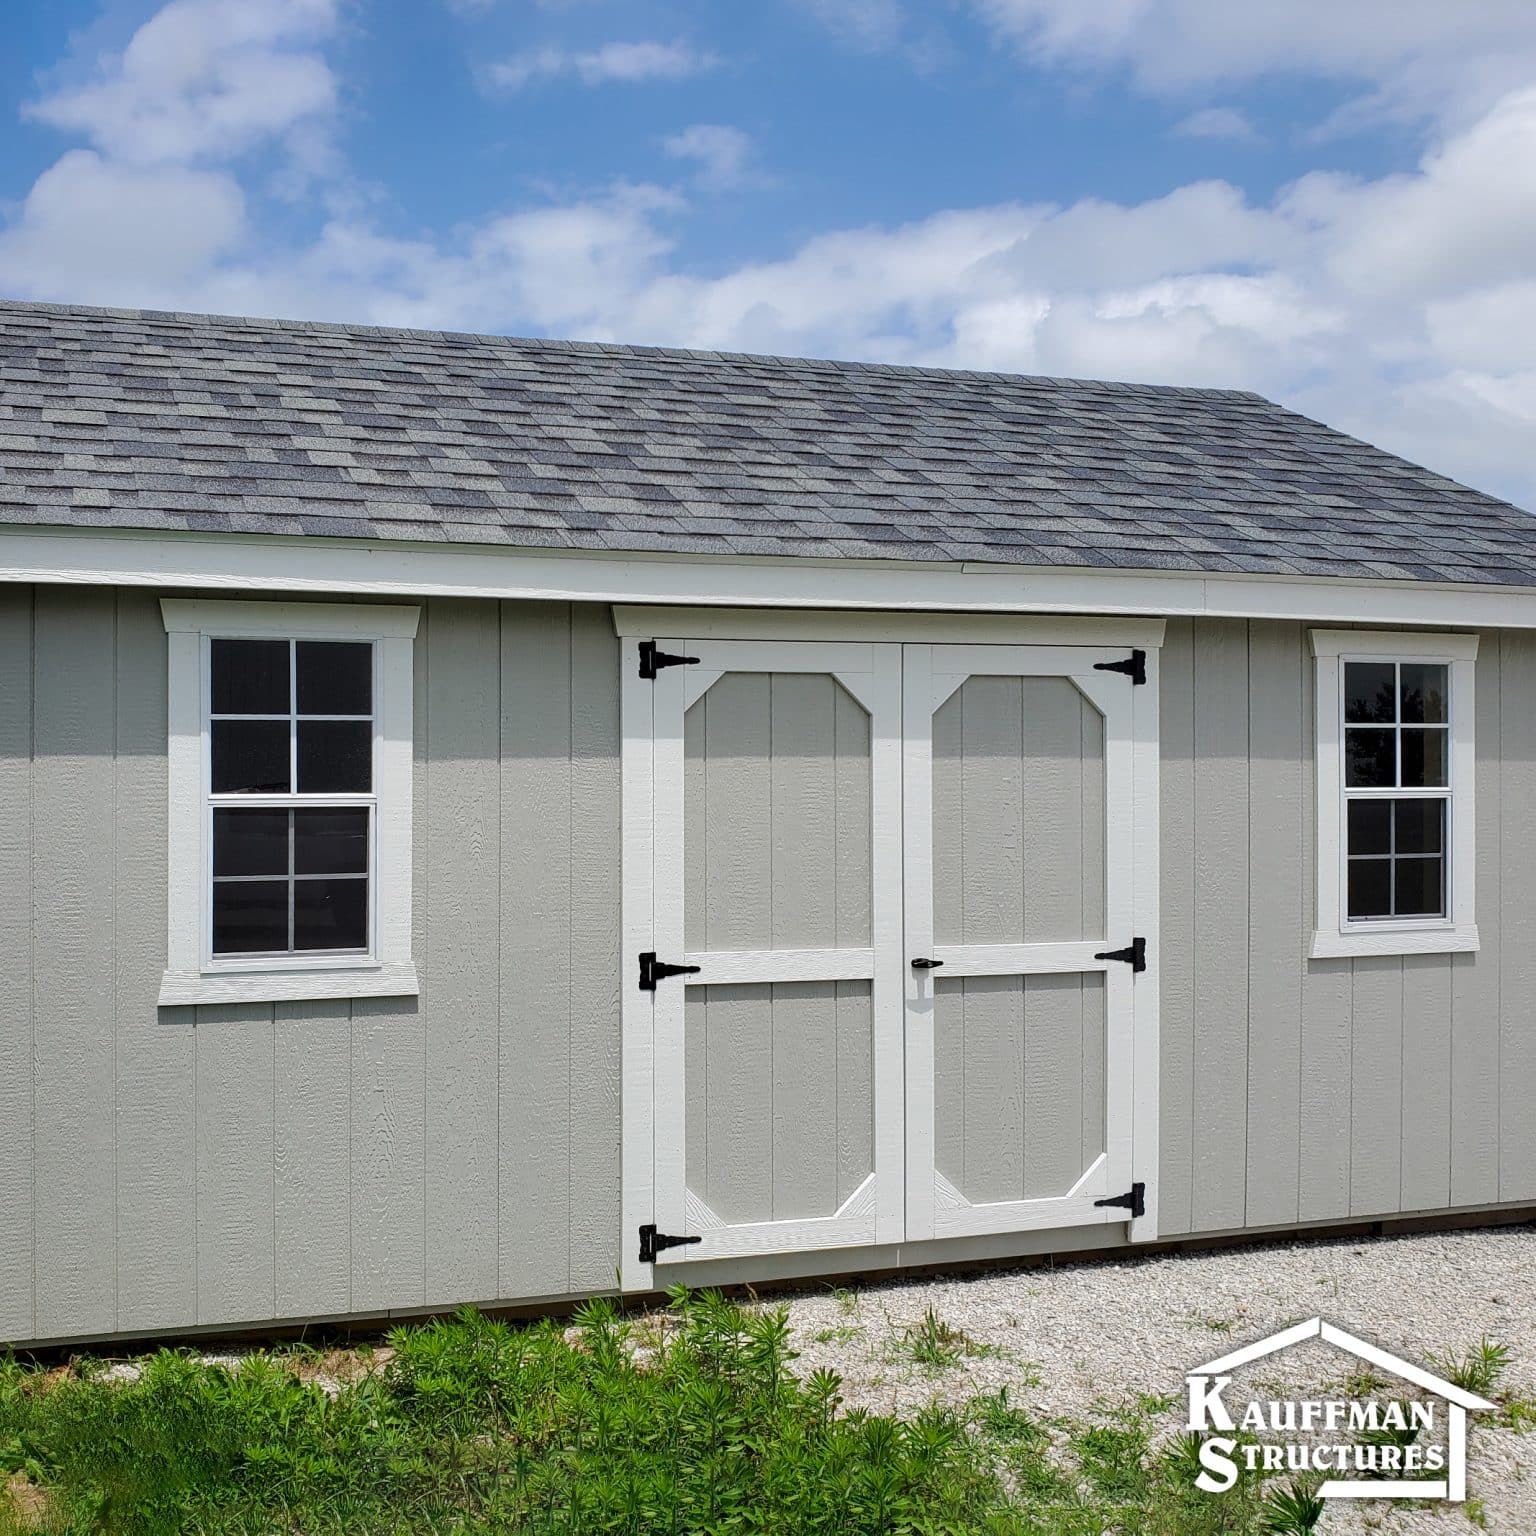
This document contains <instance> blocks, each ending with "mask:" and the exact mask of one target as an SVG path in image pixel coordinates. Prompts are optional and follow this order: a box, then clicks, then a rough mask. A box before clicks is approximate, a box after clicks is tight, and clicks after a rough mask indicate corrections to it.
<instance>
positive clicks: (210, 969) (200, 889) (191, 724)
mask: <svg viewBox="0 0 1536 1536" xmlns="http://www.w3.org/2000/svg"><path fill="white" fill-rule="evenodd" d="M160 612H161V616H162V617H163V619H164V621H165V628H166V632H167V636H168V649H169V657H170V676H169V689H170V692H169V701H170V708H169V738H168V766H169V778H170V816H169V825H170V850H169V852H170V886H169V905H168V910H167V919H168V942H167V955H166V970H165V975H164V977H163V979H162V981H161V984H160V999H159V1003H160V1006H161V1007H162V1008H164V1007H172V1006H179V1005H183V1004H188V1003H242V1002H245V1003H256V1002H262V1003H265V1002H308V1001H314V1000H321V999H326V998H346V997H410V996H415V995H416V993H417V991H418V984H417V978H416V967H415V965H414V964H413V963H412V961H411V751H412V747H411V730H412V718H411V716H412V697H411V695H412V655H411V653H412V646H413V642H414V639H415V635H416V625H417V621H418V619H419V617H420V610H419V609H417V608H404V607H389V606H382V605H378V606H376V605H374V604H371V603H334V604H333V603H281V602H205V601H199V600H195V599H184V598H162V599H161V602H160ZM213 637H219V638H229V637H240V638H254V639H283V640H369V641H372V642H373V643H374V646H375V674H374V675H375V694H376V697H375V700H374V709H375V715H374V795H375V799H376V804H377V809H376V811H375V814H374V848H373V863H372V867H371V874H372V879H371V880H370V882H369V883H370V887H371V889H370V893H369V894H370V905H371V911H372V922H371V932H372V936H373V948H372V951H371V952H370V953H369V954H367V955H362V956H352V955H347V956H336V955H331V956H322V957H315V958H310V957H298V958H292V959H289V958H284V959H282V960H280V961H271V960H260V961H252V960H221V961H214V960H212V959H211V958H210V956H209V955H208V952H207V919H206V908H207V905H208V878H209V861H210V858H211V849H210V847H209V842H208V839H209V835H210V834H209V817H208V815H207V800H208V797H207V793H206V789H207V781H206V772H207V761H208V747H207V739H206V734H205V733H206V730H207V718H208V712H207V708H206V704H207V693H206V690H207V664H206V660H205V658H206V655H207V651H208V642H209V640H210V639H211V638H213Z"/></svg>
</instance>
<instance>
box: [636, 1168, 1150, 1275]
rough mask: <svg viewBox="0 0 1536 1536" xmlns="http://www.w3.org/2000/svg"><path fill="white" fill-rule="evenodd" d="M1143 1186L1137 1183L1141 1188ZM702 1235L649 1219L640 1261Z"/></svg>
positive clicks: (649, 1260)
mask: <svg viewBox="0 0 1536 1536" xmlns="http://www.w3.org/2000/svg"><path fill="white" fill-rule="evenodd" d="M1140 1187H1141V1186H1140V1185H1137V1188H1138V1189H1139V1188H1140ZM703 1241H704V1239H703V1238H701V1237H673V1236H672V1234H671V1233H670V1232H658V1231H657V1230H656V1223H655V1222H654V1221H648V1222H646V1224H645V1225H644V1226H643V1227H641V1228H640V1262H641V1263H642V1264H654V1263H655V1262H656V1255H657V1254H658V1253H660V1252H662V1250H663V1249H666V1248H682V1247H684V1246H686V1245H687V1244H688V1243H701V1242H703Z"/></svg>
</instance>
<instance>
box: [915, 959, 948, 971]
mask: <svg viewBox="0 0 1536 1536" xmlns="http://www.w3.org/2000/svg"><path fill="white" fill-rule="evenodd" d="M943 964H944V962H943V961H942V960H914V961H913V962H912V969H913V970H914V971H936V970H938V968H939V967H940V966H941V965H943Z"/></svg>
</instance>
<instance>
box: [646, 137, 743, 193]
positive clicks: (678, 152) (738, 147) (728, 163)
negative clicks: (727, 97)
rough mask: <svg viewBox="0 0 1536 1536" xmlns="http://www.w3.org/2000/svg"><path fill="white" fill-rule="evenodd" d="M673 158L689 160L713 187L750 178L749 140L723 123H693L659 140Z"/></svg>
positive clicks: (701, 177)
mask: <svg viewBox="0 0 1536 1536" xmlns="http://www.w3.org/2000/svg"><path fill="white" fill-rule="evenodd" d="M662 148H663V149H665V150H666V152H667V153H668V154H669V155H671V156H672V157H673V159H675V160H691V161H693V162H694V164H696V165H697V166H698V168H699V178H700V180H701V181H703V182H704V183H705V184H706V185H708V186H712V187H720V188H725V187H738V186H741V185H742V184H743V183H744V182H746V181H748V180H750V179H751V172H750V169H749V167H750V163H751V159H752V140H751V139H750V138H749V137H748V136H747V135H746V134H744V133H743V132H742V131H741V129H739V128H730V127H727V126H726V125H724V124H723V123H695V124H694V125H693V126H692V127H691V128H685V129H683V131H682V132H681V133H674V134H672V135H671V136H670V137H669V138H667V139H664V140H663V141H662Z"/></svg>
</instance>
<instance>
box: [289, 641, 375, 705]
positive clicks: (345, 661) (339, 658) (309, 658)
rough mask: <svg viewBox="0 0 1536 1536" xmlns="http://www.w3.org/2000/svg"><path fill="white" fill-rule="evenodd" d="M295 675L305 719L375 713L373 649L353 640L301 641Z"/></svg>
mask: <svg viewBox="0 0 1536 1536" xmlns="http://www.w3.org/2000/svg"><path fill="white" fill-rule="evenodd" d="M295 671H296V673H297V677H298V685H299V713H300V714H301V715H371V714H372V713H373V647H372V646H371V645H368V644H366V643H361V644H360V643H358V642H356V641H350V640H349V641H335V640H300V641H299V642H298V657H297V660H296V663H295Z"/></svg>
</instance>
